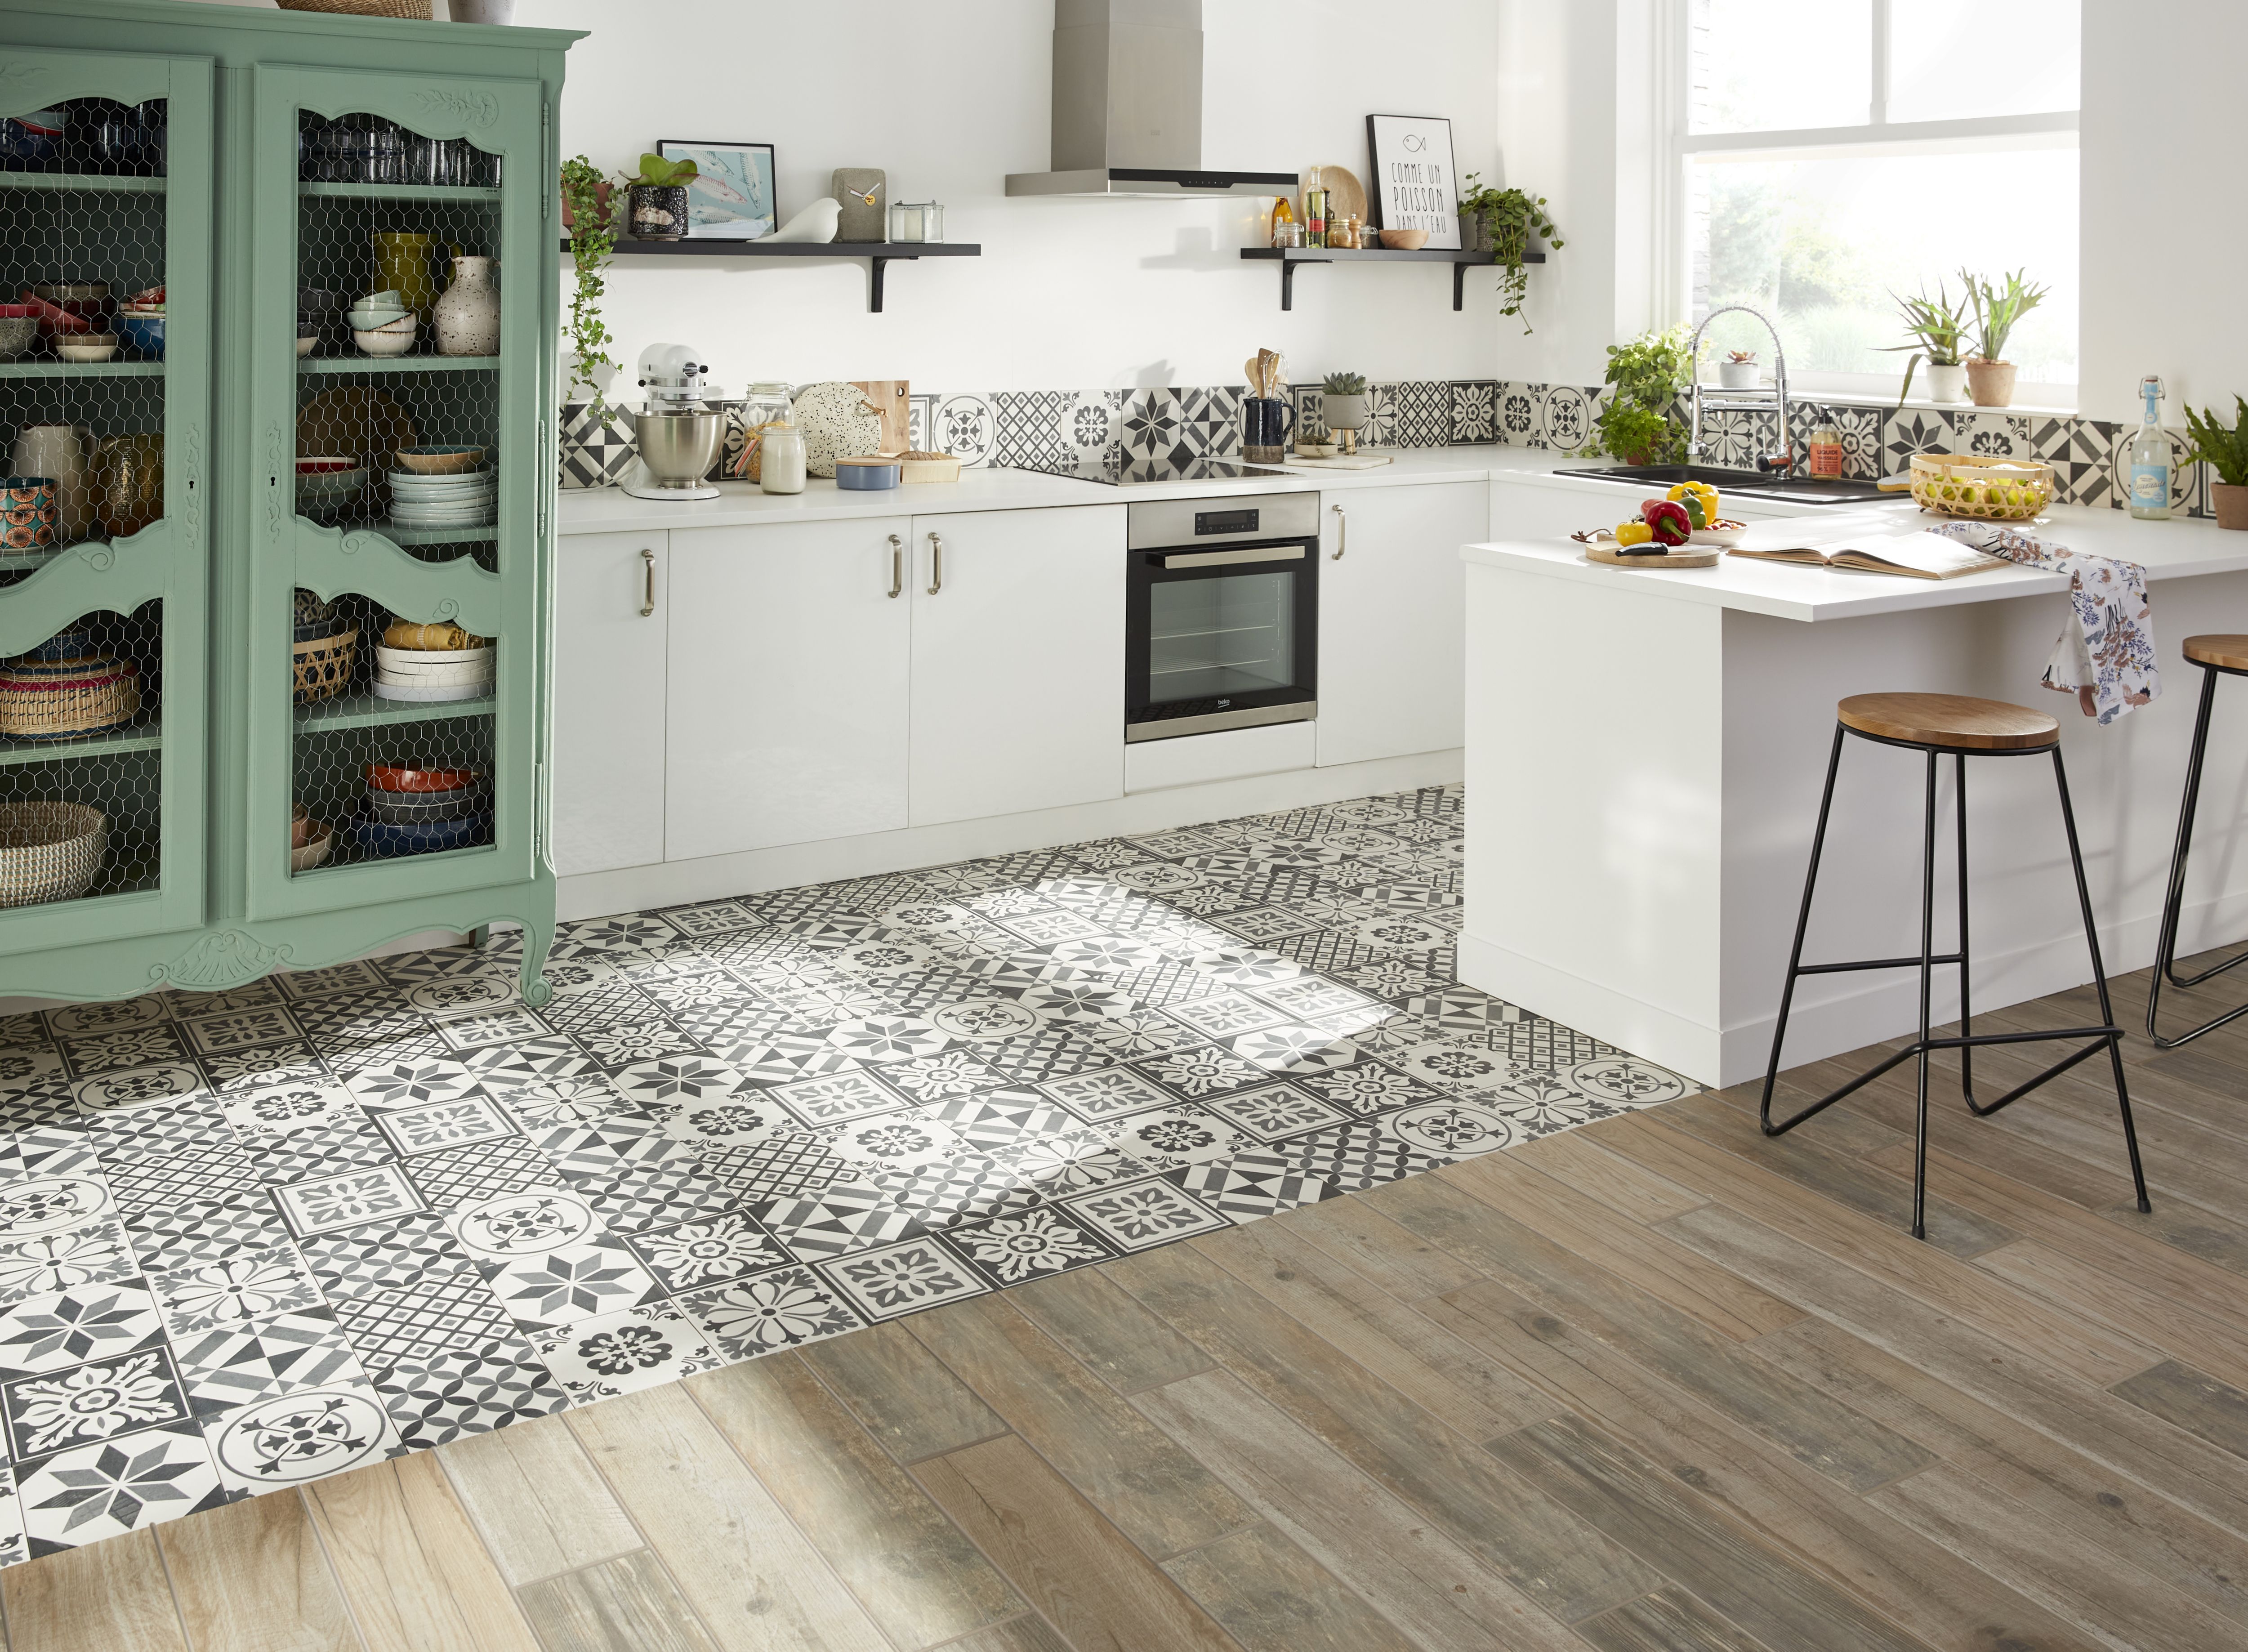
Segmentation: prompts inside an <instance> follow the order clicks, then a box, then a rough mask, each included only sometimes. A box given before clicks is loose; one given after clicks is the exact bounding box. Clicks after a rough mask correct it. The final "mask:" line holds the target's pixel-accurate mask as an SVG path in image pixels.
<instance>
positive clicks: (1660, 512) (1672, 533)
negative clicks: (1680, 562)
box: [1639, 499, 1694, 545]
mask: <svg viewBox="0 0 2248 1652" xmlns="http://www.w3.org/2000/svg"><path fill="white" fill-rule="evenodd" d="M1639 514H1640V517H1641V520H1643V521H1644V522H1645V523H1646V524H1647V525H1648V528H1649V529H1650V530H1651V531H1653V532H1654V534H1655V538H1656V539H1658V540H1659V541H1661V542H1662V544H1664V545H1684V544H1685V543H1686V541H1687V540H1689V539H1690V538H1693V537H1694V519H1693V518H1691V517H1689V516H1688V515H1687V514H1686V507H1685V506H1684V505H1683V504H1679V503H1678V502H1677V501H1676V500H1675V499H1649V500H1648V501H1647V503H1646V504H1642V505H1641V506H1640V508H1639Z"/></svg>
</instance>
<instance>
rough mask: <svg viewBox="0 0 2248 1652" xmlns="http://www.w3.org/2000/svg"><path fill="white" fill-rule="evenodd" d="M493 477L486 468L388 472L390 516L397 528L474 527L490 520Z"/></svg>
mask: <svg viewBox="0 0 2248 1652" xmlns="http://www.w3.org/2000/svg"><path fill="white" fill-rule="evenodd" d="M497 480H498V479H497V476H496V475H495V474H494V473H493V472H492V471H490V470H471V471H469V472H467V473H466V474H465V475H462V476H417V475H415V473H414V472H413V471H411V470H393V471H392V472H391V473H390V501H391V504H390V519H391V520H392V521H393V522H395V523H396V524H398V525H399V526H400V527H401V528H476V527H482V526H483V525H484V524H486V523H488V522H490V521H491V520H492V515H493V511H492V507H493V504H494V503H495V501H496V498H497Z"/></svg>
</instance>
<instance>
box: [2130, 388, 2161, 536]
mask: <svg viewBox="0 0 2248 1652" xmlns="http://www.w3.org/2000/svg"><path fill="white" fill-rule="evenodd" d="M2139 395H2140V398H2141V400H2142V402H2143V403H2144V410H2143V411H2142V413H2141V415H2140V416H2139V434H2138V435H2135V436H2133V437H2132V438H2131V514H2132V515H2133V516H2135V517H2137V518H2139V519H2140V520H2141V521H2142V522H2167V521H2169V516H2170V439H2169V437H2168V436H2166V435H2163V434H2162V380H2161V379H2160V378H2159V377H2157V376H2156V375H2155V374H2151V373H2150V374H2148V375H2147V376H2146V377H2145V378H2143V379H2142V380H2139Z"/></svg>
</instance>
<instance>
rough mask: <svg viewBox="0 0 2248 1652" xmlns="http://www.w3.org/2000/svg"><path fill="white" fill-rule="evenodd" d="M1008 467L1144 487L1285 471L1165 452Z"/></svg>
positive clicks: (1070, 457) (1058, 458)
mask: <svg viewBox="0 0 2248 1652" xmlns="http://www.w3.org/2000/svg"><path fill="white" fill-rule="evenodd" d="M1005 468H1006V469H1008V470H1035V471H1038V473H1039V474H1041V475H1043V476H1074V477H1075V478H1076V479H1077V480H1078V481H1079V482H1096V483H1100V485H1101V486H1103V487H1107V488H1145V487H1153V486H1155V485H1157V484H1158V483H1170V482H1249V481H1260V480H1263V479H1264V478H1266V477H1271V478H1272V479H1274V480H1285V478H1286V477H1287V476H1288V472H1286V471H1285V470H1276V469H1274V468H1273V467H1272V466H1271V465H1254V464H1246V463H1243V462H1242V461H1241V460H1239V459H1210V458H1190V457H1181V456H1169V455H1163V456H1153V457H1146V456H1138V455H1120V456H1117V457H1115V458H1114V459H1083V458H1080V457H1079V456H1077V455H1076V454H1073V453H1072V454H1056V455H1054V456H1052V457H1051V458H1043V459H1040V458H1032V459H1021V460H1018V461H1017V462H1016V463H1013V464H1011V465H1009V466H1007V467H1005Z"/></svg>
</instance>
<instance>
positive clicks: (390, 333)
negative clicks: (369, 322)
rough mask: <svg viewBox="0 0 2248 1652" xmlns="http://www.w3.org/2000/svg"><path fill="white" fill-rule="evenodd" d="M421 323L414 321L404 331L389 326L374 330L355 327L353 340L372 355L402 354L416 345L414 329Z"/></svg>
mask: <svg viewBox="0 0 2248 1652" xmlns="http://www.w3.org/2000/svg"><path fill="white" fill-rule="evenodd" d="M419 325H420V324H419V323H413V324H411V325H409V326H408V327H407V329H406V330H405V331H404V332H396V331H394V330H393V329H391V328H389V327H380V328H378V329H376V330H375V331H374V332H368V331H367V329H366V328H364V327H353V329H352V342H353V344H355V345H357V346H359V347H360V349H361V350H364V351H365V352H366V353H367V354H369V355H371V356H402V355H404V354H405V353H407V352H408V351H409V350H411V349H412V348H413V347H414V330H415V326H419Z"/></svg>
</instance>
